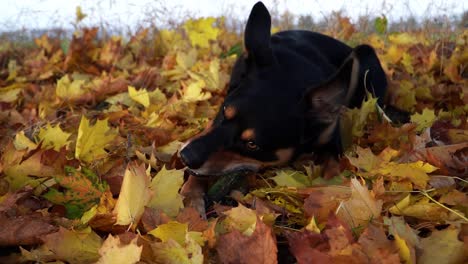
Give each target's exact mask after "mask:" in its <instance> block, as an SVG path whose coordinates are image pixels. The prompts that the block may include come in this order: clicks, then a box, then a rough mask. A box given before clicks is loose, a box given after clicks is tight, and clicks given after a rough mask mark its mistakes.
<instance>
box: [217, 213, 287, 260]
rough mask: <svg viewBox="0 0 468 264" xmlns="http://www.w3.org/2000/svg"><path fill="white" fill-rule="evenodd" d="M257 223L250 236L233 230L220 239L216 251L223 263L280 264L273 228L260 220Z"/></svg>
mask: <svg viewBox="0 0 468 264" xmlns="http://www.w3.org/2000/svg"><path fill="white" fill-rule="evenodd" d="M256 222H257V224H256V225H255V227H254V229H255V230H254V231H253V233H251V234H250V235H245V234H243V233H242V232H241V231H239V230H238V229H233V230H232V231H230V232H228V233H226V234H223V235H220V236H219V237H218V240H217V244H216V251H217V252H218V256H219V258H220V261H221V263H246V264H248V263H252V264H253V263H265V264H268V263H278V260H277V254H278V249H277V247H276V238H275V236H274V234H273V231H272V229H271V227H269V226H267V225H266V224H264V223H263V222H262V221H261V220H260V219H257V221H256ZM244 233H245V231H244ZM247 249H248V250H247Z"/></svg>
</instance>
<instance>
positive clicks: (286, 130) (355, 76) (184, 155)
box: [180, 2, 387, 175]
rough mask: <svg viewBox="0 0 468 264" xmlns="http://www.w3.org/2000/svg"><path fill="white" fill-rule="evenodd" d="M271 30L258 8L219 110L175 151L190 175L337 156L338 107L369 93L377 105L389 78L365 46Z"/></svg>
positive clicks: (263, 10)
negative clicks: (320, 155)
mask: <svg viewBox="0 0 468 264" xmlns="http://www.w3.org/2000/svg"><path fill="white" fill-rule="evenodd" d="M270 28H271V18H270V14H269V12H268V10H267V9H266V7H265V6H264V5H263V4H262V3H261V2H258V3H257V4H255V6H254V7H253V9H252V11H251V13H250V16H249V19H248V22H247V26H246V29H245V35H244V38H245V39H244V41H245V48H246V50H247V52H246V54H245V55H244V56H242V57H241V58H239V59H238V60H237V62H236V64H235V66H234V69H233V71H232V76H231V81H230V84H229V90H228V94H227V97H226V98H225V101H224V103H223V105H222V107H221V110H220V111H219V113H218V115H217V116H216V118H215V120H214V121H213V123H212V125H211V126H210V127H208V128H207V129H206V130H205V132H203V133H202V134H201V135H198V136H197V137H195V138H194V139H192V140H191V141H190V142H189V143H188V144H186V145H185V147H183V148H182V150H181V151H180V158H181V160H182V162H183V163H184V164H185V165H186V166H188V167H189V168H190V170H191V171H192V172H193V173H194V174H198V175H220V174H224V173H229V172H234V171H239V170H251V171H255V170H258V169H260V168H262V167H265V166H272V165H279V164H284V163H287V162H289V161H291V160H293V159H295V158H296V157H297V156H298V155H300V154H302V153H306V152H317V151H327V152H329V153H333V154H339V153H340V152H341V151H342V147H341V142H340V136H339V135H340V131H339V124H338V122H339V115H340V112H341V110H342V108H343V106H346V107H356V106H359V105H360V104H361V102H362V101H363V99H364V97H365V95H366V90H367V91H369V92H370V93H372V94H374V96H376V97H378V98H379V104H382V100H383V98H384V95H385V91H386V88H387V80H386V76H385V73H384V71H383V69H382V67H381V65H380V63H379V60H378V58H377V56H376V54H375V52H374V50H373V49H372V48H371V47H370V46H368V45H360V46H357V47H356V48H354V49H353V48H351V47H349V46H347V45H346V44H344V43H342V42H340V41H338V40H336V39H333V38H331V37H328V36H325V35H322V34H319V33H314V32H309V31H299V30H290V31H283V32H279V33H276V34H274V35H271V34H270Z"/></svg>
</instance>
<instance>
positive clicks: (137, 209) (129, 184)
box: [114, 163, 151, 227]
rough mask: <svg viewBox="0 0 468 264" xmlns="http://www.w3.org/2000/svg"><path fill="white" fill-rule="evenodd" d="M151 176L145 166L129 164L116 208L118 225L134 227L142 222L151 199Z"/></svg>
mask: <svg viewBox="0 0 468 264" xmlns="http://www.w3.org/2000/svg"><path fill="white" fill-rule="evenodd" d="M149 184H150V176H149V173H147V172H146V171H145V166H144V164H141V165H137V164H136V163H129V164H128V166H127V169H126V170H125V174H124V178H123V182H122V187H121V189H120V194H119V198H118V199H117V203H116V205H115V208H114V213H115V214H116V216H117V221H116V224H117V225H124V226H126V225H132V227H135V226H136V225H137V224H138V222H139V221H140V218H141V216H142V215H143V212H144V210H145V206H146V205H147V204H148V202H149V201H150V199H151V191H150V189H149Z"/></svg>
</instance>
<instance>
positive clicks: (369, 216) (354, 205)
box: [337, 179, 383, 230]
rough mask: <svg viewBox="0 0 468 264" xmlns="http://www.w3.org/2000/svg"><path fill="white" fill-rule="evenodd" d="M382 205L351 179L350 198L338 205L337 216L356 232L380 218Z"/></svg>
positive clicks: (371, 192) (372, 193) (364, 187)
mask: <svg viewBox="0 0 468 264" xmlns="http://www.w3.org/2000/svg"><path fill="white" fill-rule="evenodd" d="M382 204H383V202H382V201H381V200H377V199H376V198H375V194H374V192H373V191H369V190H368V189H367V187H366V186H363V185H361V184H360V183H359V181H358V180H357V179H351V198H350V199H349V200H346V201H343V202H342V203H341V204H340V207H339V208H338V210H337V216H338V218H340V219H341V220H343V221H344V222H346V223H347V224H348V225H350V226H351V227H352V228H354V229H356V230H358V228H365V227H366V226H367V225H368V224H369V223H371V222H372V221H373V220H375V219H377V218H379V217H380V212H381V210H382ZM361 230H363V229H361Z"/></svg>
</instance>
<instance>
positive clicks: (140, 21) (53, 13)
mask: <svg viewBox="0 0 468 264" xmlns="http://www.w3.org/2000/svg"><path fill="white" fill-rule="evenodd" d="M255 2H256V1H255V0H101V1H97V0H0V6H1V7H2V8H0V31H10V30H21V29H47V28H51V27H62V28H72V25H73V21H74V19H75V9H76V7H77V6H81V8H82V10H83V12H84V13H86V14H88V17H87V18H85V19H84V20H83V23H84V24H86V25H100V24H101V25H102V24H103V23H104V24H108V25H113V26H116V25H118V26H123V27H129V28H131V27H135V26H138V25H148V24H150V23H153V24H156V25H162V24H164V23H166V22H167V21H168V20H169V18H170V19H173V20H176V21H177V18H179V17H184V15H186V14H189V15H192V16H194V17H206V16H220V15H223V14H231V15H232V16H233V17H237V18H239V19H240V20H241V21H244V20H246V19H247V17H248V14H249V11H250V9H251V7H252V6H253V4H255ZM263 2H264V3H265V5H266V6H267V7H268V8H269V9H270V10H273V9H276V10H277V11H278V12H279V13H282V12H284V11H285V10H288V11H289V12H291V13H293V14H298V15H304V14H310V15H312V16H313V18H314V19H315V20H320V19H321V18H323V17H324V16H326V15H327V14H330V13H331V12H332V11H339V10H342V11H344V12H345V14H346V15H348V16H349V17H351V18H352V19H354V20H355V19H357V18H358V17H359V15H367V14H371V15H375V16H378V15H381V14H384V15H385V16H386V17H387V18H389V19H390V20H391V21H398V20H399V19H400V18H405V17H408V16H411V15H412V16H415V17H416V18H419V17H434V16H439V15H445V16H447V17H452V16H454V15H455V14H457V15H459V14H461V13H462V12H463V11H466V10H467V8H468V1H466V0H465V1H464V0H393V1H391V0H264V1H263Z"/></svg>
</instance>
